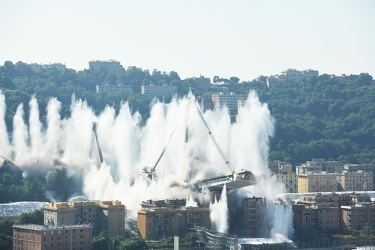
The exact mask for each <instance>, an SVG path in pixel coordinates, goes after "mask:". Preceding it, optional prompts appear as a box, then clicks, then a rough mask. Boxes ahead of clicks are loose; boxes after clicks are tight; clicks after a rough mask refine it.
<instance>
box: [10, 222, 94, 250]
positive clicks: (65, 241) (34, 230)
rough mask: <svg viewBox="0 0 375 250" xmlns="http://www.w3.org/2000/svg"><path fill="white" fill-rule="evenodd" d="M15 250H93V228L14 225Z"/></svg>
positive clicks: (83, 226)
mask: <svg viewBox="0 0 375 250" xmlns="http://www.w3.org/2000/svg"><path fill="white" fill-rule="evenodd" d="M13 249H30V250H47V249H57V250H59V249H61V250H62V249H82V250H91V249H92V226H91V225H88V224H84V225H72V226H46V225H45V226H43V225H33V224H28V225H13Z"/></svg>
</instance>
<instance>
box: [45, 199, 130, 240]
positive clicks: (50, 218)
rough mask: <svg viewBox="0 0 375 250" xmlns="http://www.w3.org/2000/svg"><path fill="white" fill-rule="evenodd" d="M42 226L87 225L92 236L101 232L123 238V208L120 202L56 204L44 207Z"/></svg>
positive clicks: (124, 214) (124, 215)
mask: <svg viewBox="0 0 375 250" xmlns="http://www.w3.org/2000/svg"><path fill="white" fill-rule="evenodd" d="M43 209H44V224H45V225H49V226H63V225H76V224H88V223H90V224H91V225H92V226H93V229H92V231H93V236H97V235H99V234H100V233H101V232H102V231H103V232H105V233H106V234H107V235H108V236H110V237H112V236H117V235H121V236H125V218H126V212H125V206H124V205H123V204H121V202H120V201H78V202H69V203H68V202H58V203H50V204H48V205H46V206H44V208H43Z"/></svg>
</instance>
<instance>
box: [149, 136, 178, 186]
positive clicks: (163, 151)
mask: <svg viewBox="0 0 375 250" xmlns="http://www.w3.org/2000/svg"><path fill="white" fill-rule="evenodd" d="M173 132H174V130H173V131H172V133H171V134H170V135H169V139H168V141H167V144H166V145H165V146H164V148H163V150H162V151H161V154H160V156H159V158H158V159H157V161H156V163H155V164H154V166H153V167H152V168H150V169H149V168H147V167H144V168H143V173H144V174H146V175H147V177H148V178H149V179H150V180H153V179H154V178H155V169H156V167H157V165H158V164H159V162H160V160H161V158H162V157H163V155H164V153H165V150H167V146H168V144H169V142H170V140H171V137H172V135H173Z"/></svg>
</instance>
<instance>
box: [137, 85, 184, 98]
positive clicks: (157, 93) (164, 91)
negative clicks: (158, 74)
mask: <svg viewBox="0 0 375 250" xmlns="http://www.w3.org/2000/svg"><path fill="white" fill-rule="evenodd" d="M141 94H142V95H145V96H146V97H147V98H149V99H152V98H154V97H157V98H171V97H173V96H174V95H176V94H177V86H169V85H162V86H156V85H153V84H150V85H149V86H141Z"/></svg>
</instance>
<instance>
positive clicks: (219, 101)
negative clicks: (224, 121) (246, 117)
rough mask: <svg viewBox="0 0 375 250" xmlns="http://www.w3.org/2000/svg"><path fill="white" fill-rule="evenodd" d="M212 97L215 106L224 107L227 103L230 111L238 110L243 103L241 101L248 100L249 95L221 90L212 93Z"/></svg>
mask: <svg viewBox="0 0 375 250" xmlns="http://www.w3.org/2000/svg"><path fill="white" fill-rule="evenodd" d="M211 99H212V102H213V103H214V105H215V106H218V107H222V106H224V105H226V106H227V107H228V109H229V110H230V111H237V110H238V106H239V105H241V103H242V102H241V101H246V99H247V97H246V96H244V95H238V94H235V93H233V92H230V93H224V92H220V93H219V94H215V95H212V96H211Z"/></svg>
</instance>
